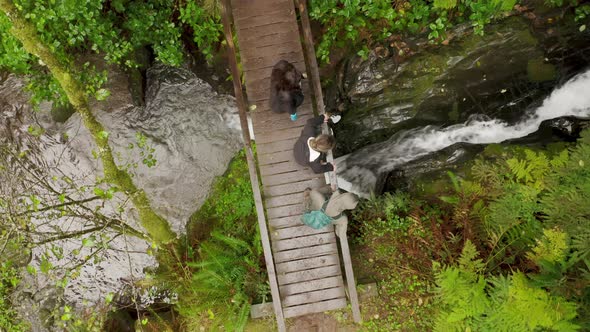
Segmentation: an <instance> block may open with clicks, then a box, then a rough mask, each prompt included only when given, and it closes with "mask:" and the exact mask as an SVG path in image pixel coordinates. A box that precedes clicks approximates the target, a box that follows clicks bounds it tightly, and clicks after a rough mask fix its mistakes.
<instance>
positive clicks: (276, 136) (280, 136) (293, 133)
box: [254, 122, 304, 143]
mask: <svg viewBox="0 0 590 332" xmlns="http://www.w3.org/2000/svg"><path fill="white" fill-rule="evenodd" d="M294 125H297V127H292V128H289V129H285V130H281V131H279V132H266V133H261V134H260V135H258V134H256V143H270V142H274V141H281V140H285V139H289V138H294V137H295V138H298V137H299V136H300V135H301V130H303V125H304V124H303V123H297V122H295V123H294ZM254 132H256V129H254Z"/></svg>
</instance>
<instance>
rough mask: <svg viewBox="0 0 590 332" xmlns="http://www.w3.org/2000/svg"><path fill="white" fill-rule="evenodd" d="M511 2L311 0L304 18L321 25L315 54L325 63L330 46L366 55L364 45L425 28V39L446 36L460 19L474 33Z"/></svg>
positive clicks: (514, 1) (512, 4)
mask: <svg viewBox="0 0 590 332" xmlns="http://www.w3.org/2000/svg"><path fill="white" fill-rule="evenodd" d="M516 1H517V0H476V1H472V0H459V1H457V0H435V1H426V0H404V1H399V2H395V1H391V0H329V1H325V0H312V1H311V4H310V17H311V18H312V19H314V20H316V21H318V22H320V23H321V24H322V26H323V28H324V31H323V35H322V39H321V40H320V42H319V45H318V47H317V50H316V53H317V54H316V55H317V57H318V58H319V59H320V60H321V61H324V62H329V61H330V53H331V51H332V50H333V49H334V48H342V47H345V46H352V47H356V48H359V49H360V51H359V55H360V56H362V57H366V56H367V53H368V52H367V50H368V48H367V43H371V42H382V41H385V40H387V39H388V38H390V37H392V36H393V35H394V34H407V33H409V34H419V33H420V34H421V33H425V32H428V38H429V39H430V40H431V41H438V42H441V41H443V40H445V39H446V31H447V29H449V28H450V27H452V26H453V25H454V24H456V23H462V22H464V21H465V20H467V21H469V22H471V23H472V25H473V27H474V31H475V33H477V34H483V28H484V26H485V25H486V24H488V23H489V22H490V21H491V20H492V19H493V18H494V17H495V16H496V15H497V14H498V13H500V12H503V11H508V10H511V9H512V8H513V7H514V5H515V4H516Z"/></svg>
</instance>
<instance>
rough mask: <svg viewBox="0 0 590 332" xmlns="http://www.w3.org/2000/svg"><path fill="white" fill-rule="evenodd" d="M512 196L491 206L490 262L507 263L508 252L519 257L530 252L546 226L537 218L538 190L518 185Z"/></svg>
mask: <svg viewBox="0 0 590 332" xmlns="http://www.w3.org/2000/svg"><path fill="white" fill-rule="evenodd" d="M507 188H510V189H508V190H507V191H508V193H506V194H505V195H504V196H502V197H500V198H499V199H497V200H496V201H494V202H492V203H490V205H489V206H488V208H487V210H486V212H487V213H486V216H485V218H484V226H485V230H486V233H487V235H488V238H489V246H490V249H491V250H490V257H491V258H490V261H498V262H494V263H497V264H499V263H501V261H502V260H507V259H509V258H510V257H505V255H506V252H507V249H510V252H511V255H512V256H515V255H518V254H520V253H524V252H526V251H528V249H529V248H530V246H531V245H533V244H534V241H535V239H536V238H538V237H539V236H540V235H541V232H542V225H541V222H540V221H539V220H537V218H536V214H538V212H539V206H538V204H537V197H538V191H537V190H536V189H534V188H532V187H527V186H524V185H519V184H514V185H511V186H509V187H507Z"/></svg>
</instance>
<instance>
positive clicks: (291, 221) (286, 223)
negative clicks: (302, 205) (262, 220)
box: [269, 216, 303, 230]
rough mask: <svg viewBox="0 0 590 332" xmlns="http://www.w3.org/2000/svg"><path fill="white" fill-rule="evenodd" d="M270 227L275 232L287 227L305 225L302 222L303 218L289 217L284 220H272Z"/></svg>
mask: <svg viewBox="0 0 590 332" xmlns="http://www.w3.org/2000/svg"><path fill="white" fill-rule="evenodd" d="M269 219H270V218H269ZM269 225H270V228H271V229H272V230H275V229H279V228H285V227H293V226H301V225H303V222H302V221H301V216H289V217H283V218H276V219H270V221H269Z"/></svg>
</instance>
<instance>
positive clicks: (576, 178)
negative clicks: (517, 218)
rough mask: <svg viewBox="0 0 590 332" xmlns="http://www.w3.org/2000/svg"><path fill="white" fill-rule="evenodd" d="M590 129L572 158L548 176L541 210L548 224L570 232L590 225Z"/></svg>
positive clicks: (574, 150) (572, 153)
mask: <svg viewBox="0 0 590 332" xmlns="http://www.w3.org/2000/svg"><path fill="white" fill-rule="evenodd" d="M589 166H590V131H588V130H586V131H584V132H583V133H582V138H581V139H580V140H579V143H578V145H576V146H575V147H573V148H572V149H571V150H570V156H569V160H567V162H564V163H560V167H557V168H556V169H555V171H553V172H552V173H551V174H550V175H549V176H548V177H547V190H546V192H545V193H544V195H543V196H542V197H541V211H542V212H543V214H544V215H545V218H544V219H545V222H546V223H547V225H548V226H549V227H553V226H559V227H560V228H561V229H563V230H564V231H566V232H567V233H568V234H570V235H574V234H578V233H579V232H580V230H583V229H587V228H588V225H590V205H589V204H588V203H587V202H589V201H590V168H589Z"/></svg>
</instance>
